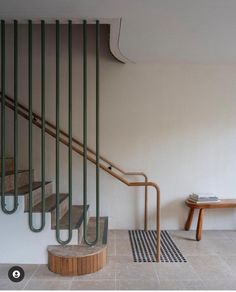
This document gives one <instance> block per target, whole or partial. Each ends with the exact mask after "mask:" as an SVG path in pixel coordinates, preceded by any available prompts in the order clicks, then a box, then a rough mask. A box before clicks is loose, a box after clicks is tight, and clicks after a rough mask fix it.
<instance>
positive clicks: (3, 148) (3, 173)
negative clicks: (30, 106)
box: [1, 20, 18, 214]
mask: <svg viewBox="0 0 236 292" xmlns="http://www.w3.org/2000/svg"><path fill="white" fill-rule="evenodd" d="M16 39H17V30H15V23H14V98H15V104H16V98H17V97H16V88H17V86H15V85H17V80H16V74H17V73H16V71H17V70H15V69H17V67H15V65H16V61H17V40H16ZM1 49H2V53H1V83H2V106H1V162H2V164H1V207H2V211H3V212H4V213H5V214H13V213H14V212H15V211H16V210H17V207H18V197H17V187H16V183H17V174H16V172H17V167H16V163H15V162H16V160H15V159H14V189H15V192H16V193H14V202H13V208H12V210H8V209H7V208H6V197H5V176H6V166H5V163H6V145H5V142H6V127H5V123H6V115H5V103H6V100H5V99H6V98H5V94H6V84H5V82H6V79H5V73H6V72H5V69H6V66H5V65H6V63H5V62H6V61H5V58H6V49H5V21H4V20H2V21H1ZM16 115H17V112H16V108H15V113H14V152H15V149H16V147H15V146H16V145H15V142H16V140H17V139H16V138H17V137H16V131H17V128H16V123H15V117H16Z"/></svg>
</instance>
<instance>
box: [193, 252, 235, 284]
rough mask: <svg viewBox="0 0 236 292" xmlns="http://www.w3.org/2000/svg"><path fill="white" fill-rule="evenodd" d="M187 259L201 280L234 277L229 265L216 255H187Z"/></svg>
mask: <svg viewBox="0 0 236 292" xmlns="http://www.w3.org/2000/svg"><path fill="white" fill-rule="evenodd" d="M187 260H188V261H189V263H191V265H192V266H193V268H194V270H195V271H196V273H197V274H198V275H199V277H200V278H201V279H202V280H203V281H205V280H206V281H207V280H218V279H222V280H224V279H225V280H228V279H233V278H234V276H233V273H232V271H231V269H230V267H229V266H228V265H227V263H226V262H225V261H224V260H223V259H222V258H220V257H219V256H217V255H215V256H195V257H188V258H187Z"/></svg>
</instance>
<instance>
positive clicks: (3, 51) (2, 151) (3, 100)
mask: <svg viewBox="0 0 236 292" xmlns="http://www.w3.org/2000/svg"><path fill="white" fill-rule="evenodd" d="M1 86H2V106H1V160H2V161H1V162H2V164H1V206H2V210H3V212H6V202H5V139H6V133H5V21H4V20H1Z"/></svg>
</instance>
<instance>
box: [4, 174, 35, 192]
mask: <svg viewBox="0 0 236 292" xmlns="http://www.w3.org/2000/svg"><path fill="white" fill-rule="evenodd" d="M33 178H34V171H33V172H32V179H33ZM1 181H2V174H1V173H0V185H1ZM4 183H5V192H6V193H8V192H9V191H10V190H12V189H14V171H6V173H5V179H4ZM28 183H29V171H28V170H19V171H18V187H19V188H20V187H23V186H25V185H27V184H28Z"/></svg>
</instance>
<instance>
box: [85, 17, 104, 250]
mask: <svg viewBox="0 0 236 292" xmlns="http://www.w3.org/2000/svg"><path fill="white" fill-rule="evenodd" d="M99 45H100V24H99V21H96V237H95V239H94V240H93V241H89V240H88V236H87V220H88V218H87V160H88V155H87V151H88V146H87V140H88V137H87V119H88V109H87V21H86V20H84V21H83V215H84V225H83V227H84V241H85V243H86V244H88V245H94V244H96V243H97V241H98V240H99V236H100V234H99V233H100V232H99V231H100V227H99V170H100V167H99V157H100V155H99Z"/></svg>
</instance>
